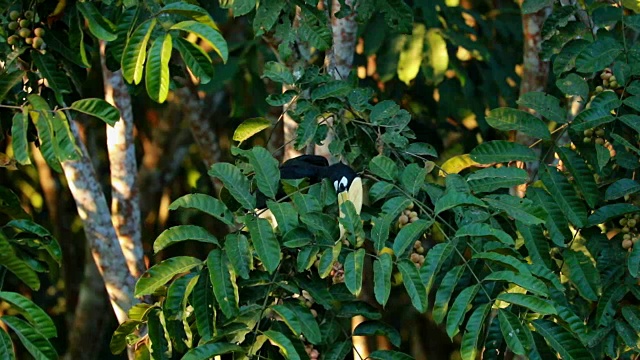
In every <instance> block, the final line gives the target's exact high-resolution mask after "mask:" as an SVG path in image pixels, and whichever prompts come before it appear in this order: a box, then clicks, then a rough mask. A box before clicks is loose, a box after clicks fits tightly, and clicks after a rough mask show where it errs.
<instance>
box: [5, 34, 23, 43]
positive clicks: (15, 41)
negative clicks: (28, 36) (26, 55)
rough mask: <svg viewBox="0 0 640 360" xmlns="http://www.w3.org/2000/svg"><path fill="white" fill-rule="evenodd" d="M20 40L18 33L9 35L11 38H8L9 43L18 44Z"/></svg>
mask: <svg viewBox="0 0 640 360" xmlns="http://www.w3.org/2000/svg"><path fill="white" fill-rule="evenodd" d="M19 41H20V38H19V37H18V36H17V35H11V36H9V38H8V39H7V43H8V44H9V45H18V42H19Z"/></svg>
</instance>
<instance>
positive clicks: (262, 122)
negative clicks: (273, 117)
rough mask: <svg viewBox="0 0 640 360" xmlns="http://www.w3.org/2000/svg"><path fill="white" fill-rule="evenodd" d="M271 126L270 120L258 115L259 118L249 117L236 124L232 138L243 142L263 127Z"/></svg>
mask: <svg viewBox="0 0 640 360" xmlns="http://www.w3.org/2000/svg"><path fill="white" fill-rule="evenodd" d="M269 127H271V121H269V120H267V119H265V118H262V117H259V118H251V119H247V120H245V121H243V122H242V124H240V125H238V127H237V128H236V130H235V131H234V132H233V140H234V141H239V142H241V143H242V142H243V141H245V140H247V139H249V138H250V137H252V136H253V135H255V134H257V133H259V132H260V131H262V130H264V129H268V128H269Z"/></svg>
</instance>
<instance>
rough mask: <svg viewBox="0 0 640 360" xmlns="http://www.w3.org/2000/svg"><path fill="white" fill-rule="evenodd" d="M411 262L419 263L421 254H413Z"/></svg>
mask: <svg viewBox="0 0 640 360" xmlns="http://www.w3.org/2000/svg"><path fill="white" fill-rule="evenodd" d="M411 261H413V262H414V263H417V262H419V261H420V254H416V253H412V254H411Z"/></svg>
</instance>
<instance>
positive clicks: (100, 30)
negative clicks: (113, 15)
mask: <svg viewBox="0 0 640 360" xmlns="http://www.w3.org/2000/svg"><path fill="white" fill-rule="evenodd" d="M76 6H77V8H78V10H79V11H80V12H81V13H82V16H84V18H85V19H86V20H87V22H86V23H87V24H88V25H89V31H91V33H92V34H93V36H95V37H97V38H98V39H100V40H104V41H113V40H115V39H116V38H117V36H116V34H115V26H114V25H113V24H112V23H111V21H109V19H107V18H106V17H104V16H102V14H101V13H100V11H99V10H98V9H97V8H96V7H95V5H93V3H92V2H88V1H87V2H78V3H76Z"/></svg>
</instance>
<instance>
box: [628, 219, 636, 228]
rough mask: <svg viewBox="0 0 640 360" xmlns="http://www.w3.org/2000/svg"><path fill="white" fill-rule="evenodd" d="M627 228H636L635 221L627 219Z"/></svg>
mask: <svg viewBox="0 0 640 360" xmlns="http://www.w3.org/2000/svg"><path fill="white" fill-rule="evenodd" d="M627 226H628V227H630V228H632V227H636V220H635V219H629V221H627Z"/></svg>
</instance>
